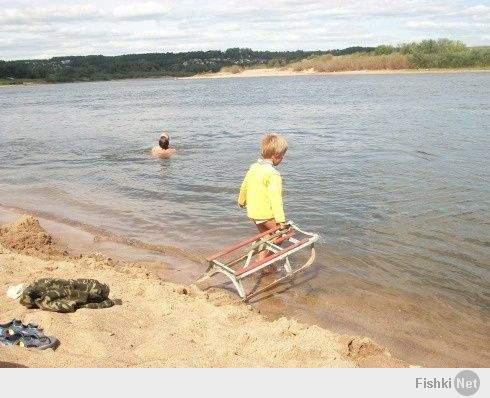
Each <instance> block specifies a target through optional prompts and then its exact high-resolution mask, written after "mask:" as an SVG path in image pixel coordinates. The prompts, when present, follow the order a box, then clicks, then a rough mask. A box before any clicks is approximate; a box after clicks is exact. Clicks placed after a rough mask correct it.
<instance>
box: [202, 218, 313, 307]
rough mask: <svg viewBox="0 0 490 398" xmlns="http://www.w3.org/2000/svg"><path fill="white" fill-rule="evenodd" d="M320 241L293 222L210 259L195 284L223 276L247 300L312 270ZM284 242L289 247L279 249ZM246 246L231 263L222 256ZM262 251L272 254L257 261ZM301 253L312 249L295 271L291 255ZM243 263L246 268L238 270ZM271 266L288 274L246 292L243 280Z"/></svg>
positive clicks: (222, 251) (214, 255)
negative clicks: (317, 242) (316, 248)
mask: <svg viewBox="0 0 490 398" xmlns="http://www.w3.org/2000/svg"><path fill="white" fill-rule="evenodd" d="M296 235H302V237H301V238H300V239H296V238H295V236H296ZM318 238H319V236H318V235H317V234H313V233H309V232H305V231H303V230H301V229H300V228H299V227H298V226H296V225H295V224H294V223H293V222H292V221H289V222H288V223H286V224H285V226H284V227H280V226H277V227H274V228H272V229H269V230H268V231H265V232H263V233H260V234H258V235H255V236H253V237H251V238H249V239H246V240H244V241H241V242H238V243H236V244H235V245H232V246H230V247H227V248H225V249H223V250H221V251H220V252H217V253H215V254H213V255H211V256H209V257H207V258H206V261H207V263H208V267H207V269H206V271H205V272H204V273H203V274H202V276H201V277H200V278H199V279H197V281H196V282H195V283H196V284H199V283H201V282H204V281H205V280H207V279H209V278H211V277H213V276H214V275H216V274H223V275H225V276H226V277H227V278H228V279H229V280H230V281H231V282H232V284H233V286H234V288H235V290H236V291H237V293H238V295H239V296H240V298H241V299H242V300H243V301H248V300H249V299H251V298H252V297H254V296H257V295H259V294H260V293H263V292H264V291H266V290H269V289H271V288H273V287H274V286H277V285H278V284H280V283H283V282H285V281H287V280H290V279H293V278H294V277H295V276H296V275H297V274H298V273H300V272H303V271H305V270H306V269H307V268H309V267H310V266H311V265H312V264H313V262H314V261H315V246H314V245H315V242H316V241H317V240H318ZM285 243H288V246H286V247H281V246H280V245H282V244H285ZM246 247H248V250H247V251H246V252H245V253H241V254H240V255H239V256H238V257H236V258H233V259H231V260H228V261H225V260H224V259H223V257H225V256H229V255H233V253H235V252H238V251H239V250H240V249H244V248H246ZM263 250H267V251H268V252H269V254H268V255H267V256H266V257H265V258H264V259H262V260H258V259H255V256H256V255H257V254H258V253H259V252H261V251H263ZM302 250H310V255H309V257H308V259H307V260H306V261H305V262H304V263H303V264H302V265H301V266H299V267H296V268H294V267H293V266H292V261H291V260H290V256H291V255H292V254H294V253H297V252H299V251H302ZM243 261H244V263H243V265H242V266H241V267H237V265H238V264H239V263H241V262H243ZM272 265H275V266H276V268H278V267H282V268H284V271H285V275H284V276H282V277H280V278H277V279H275V280H274V281H272V282H271V283H269V284H267V285H266V286H264V287H262V288H260V289H258V290H253V289H252V291H249V292H248V293H247V292H246V291H245V288H244V286H243V281H244V279H245V278H248V277H251V276H254V275H260V274H261V273H262V271H263V270H264V269H265V268H267V267H270V266H272Z"/></svg>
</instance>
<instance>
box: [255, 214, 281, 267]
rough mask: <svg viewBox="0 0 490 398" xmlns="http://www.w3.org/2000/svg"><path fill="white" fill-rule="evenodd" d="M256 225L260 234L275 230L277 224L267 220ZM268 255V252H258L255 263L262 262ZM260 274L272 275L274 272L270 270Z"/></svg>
mask: <svg viewBox="0 0 490 398" xmlns="http://www.w3.org/2000/svg"><path fill="white" fill-rule="evenodd" d="M256 225H257V229H258V230H259V232H260V233H262V232H265V231H268V230H269V229H272V228H275V227H276V226H277V223H276V221H275V220H267V221H266V222H263V223H261V224H256ZM268 255H269V251H268V250H262V251H261V252H259V253H258V254H257V261H261V260H263V259H264V258H266V257H267V256H268ZM262 272H263V273H264V274H266V273H272V272H274V270H272V269H270V270H263V271H262Z"/></svg>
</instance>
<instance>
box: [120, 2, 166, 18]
mask: <svg viewBox="0 0 490 398" xmlns="http://www.w3.org/2000/svg"><path fill="white" fill-rule="evenodd" d="M170 9H171V8H170V7H169V6H167V5H164V4H162V3H156V2H146V3H138V2H135V3H132V4H126V5H122V6H118V7H116V8H114V10H113V12H112V14H113V15H114V17H116V18H119V19H126V20H138V19H151V18H158V17H161V16H164V15H167V14H168V12H169V11H170Z"/></svg>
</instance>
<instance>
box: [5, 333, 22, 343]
mask: <svg viewBox="0 0 490 398" xmlns="http://www.w3.org/2000/svg"><path fill="white" fill-rule="evenodd" d="M20 337H21V336H20V334H13V335H3V334H2V335H1V336H0V344H1V345H16V344H18V343H19V340H20Z"/></svg>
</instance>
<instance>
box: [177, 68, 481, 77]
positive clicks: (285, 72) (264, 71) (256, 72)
mask: <svg viewBox="0 0 490 398" xmlns="http://www.w3.org/2000/svg"><path fill="white" fill-rule="evenodd" d="M488 72H490V69H394V70H386V69H382V70H352V71H342V72H316V71H314V70H313V69H308V70H303V71H294V70H291V69H286V68H284V69H277V68H258V69H244V70H243V71H242V72H239V73H231V72H216V73H202V74H198V75H194V76H191V77H183V78H181V79H220V78H231V77H265V76H324V75H328V76H336V75H338V76H342V75H394V74H395V75H396V74H428V73H437V74H447V73H488Z"/></svg>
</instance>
